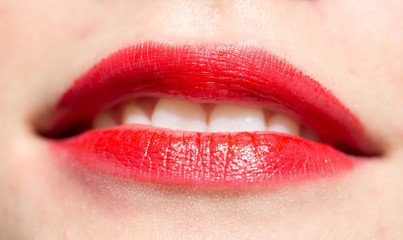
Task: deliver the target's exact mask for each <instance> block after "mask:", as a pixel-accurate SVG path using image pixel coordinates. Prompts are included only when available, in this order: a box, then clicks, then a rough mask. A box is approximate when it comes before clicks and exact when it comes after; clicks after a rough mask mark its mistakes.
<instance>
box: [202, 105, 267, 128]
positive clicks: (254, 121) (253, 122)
mask: <svg viewBox="0 0 403 240" xmlns="http://www.w3.org/2000/svg"><path fill="white" fill-rule="evenodd" d="M264 130H265V124H264V114H263V110H262V109H258V108H252V107H240V106H235V105H227V104H218V105H217V106H216V107H215V108H214V109H213V111H212V112H211V117H210V124H209V131H210V132H240V131H264Z"/></svg>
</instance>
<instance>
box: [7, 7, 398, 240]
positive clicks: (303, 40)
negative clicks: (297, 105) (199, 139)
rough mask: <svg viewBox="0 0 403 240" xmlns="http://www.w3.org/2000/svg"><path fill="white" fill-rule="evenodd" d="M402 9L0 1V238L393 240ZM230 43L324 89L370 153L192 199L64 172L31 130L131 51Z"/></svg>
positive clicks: (185, 192) (185, 193) (188, 192)
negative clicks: (96, 71) (357, 124)
mask: <svg viewBox="0 0 403 240" xmlns="http://www.w3.org/2000/svg"><path fill="white" fill-rule="evenodd" d="M402 12H403V4H402V3H401V2H400V1H398V0H393V1H380V0H373V1H364V0H356V1H347V0H341V1H329V0H312V1H308V0H306V1H304V0H284V1H283V0H281V1H280V0H267V1H263V0H262V1H197V0H192V1H175V0H172V1H127V0H117V1H111V0H104V1H96V0H82V1H67V0H63V1H47V0H38V1H29V0H21V1H11V0H5V1H2V2H1V3H0V36H3V37H1V38H0V46H1V47H0V49H1V50H0V93H1V94H0V116H1V117H0V123H1V125H2V126H3V129H2V130H1V131H0V144H1V145H0V146H1V147H0V215H1V216H2V218H0V236H1V237H0V238H4V239H234V238H236V239H301V238H303V239H398V238H399V237H401V236H403V230H402V228H401V226H402V225H403V218H402V216H403V187H402V184H401V182H402V181H403V174H401V172H402V171H403V148H402V145H403V125H402V122H403V108H402V107H401V103H402V102H403V96H402V94H401V91H402V90H403V81H402V79H403V71H402V69H403V48H402V47H401V45H402V44H401V43H402V42H403V30H402V29H403V15H402V14H401V13H402ZM145 40H158V41H167V42H178V43H204V42H211V43H235V44H245V45H251V46H258V47H261V48H264V49H266V50H268V51H270V52H273V53H275V54H276V55H278V56H280V57H282V58H286V59H287V60H288V61H289V62H291V63H293V64H295V65H296V66H298V68H299V69H301V70H302V71H303V72H304V73H307V74H308V75H310V76H312V77H313V78H314V79H316V80H317V81H318V82H320V84H321V85H322V86H324V87H326V88H328V89H330V90H331V91H332V92H333V93H334V95H335V96H337V97H338V98H339V99H340V100H341V101H342V102H343V103H344V104H345V105H346V106H347V107H348V108H349V109H350V110H351V111H352V112H353V113H354V115H356V116H357V117H358V118H359V119H360V121H361V122H362V123H363V124H364V126H365V128H366V130H367V132H368V134H369V135H370V136H371V138H373V139H376V141H377V143H378V144H379V146H380V148H381V149H382V154H381V155H380V156H379V157H377V158H374V159H373V161H368V162H365V163H364V164H362V166H360V167H359V168H357V169H355V170H354V171H353V172H351V173H349V174H347V175H344V176H342V177H340V178H334V179H323V180H320V181H315V182H308V183H304V184H301V185H298V184H297V185H292V186H286V187H278V188H270V189H260V188H256V189H255V188H253V189H250V190H249V191H215V190H211V191H210V190H206V191H204V190H203V191H201V190H200V191H199V190H197V189H185V188H170V187H166V186H159V185H152V184H145V183H137V182H133V181H128V180H123V179H118V178H114V177H110V176H103V175H98V174H94V173H90V172H86V171H85V170H82V169H80V168H75V166H72V168H73V169H75V170H74V171H70V169H69V171H68V170H66V169H65V168H64V167H62V166H61V165H60V164H59V163H58V162H57V161H55V159H54V157H53V156H52V155H51V154H50V153H49V150H48V148H47V140H46V139H44V138H43V137H42V136H40V135H39V134H37V133H36V129H37V125H38V124H37V123H38V122H40V120H41V116H43V114H44V113H46V112H47V111H49V109H50V108H51V107H52V106H53V105H54V104H55V102H56V101H57V100H58V99H59V98H60V95H61V94H62V93H63V92H64V91H65V90H66V88H67V87H68V86H70V85H71V84H72V82H73V81H74V80H75V79H76V78H77V77H78V76H79V75H80V74H82V73H83V72H84V71H86V70H87V69H89V68H90V67H91V66H93V65H94V64H95V63H96V62H98V61H99V60H100V59H101V58H103V57H105V56H107V55H108V54H109V53H111V52H113V51H115V50H117V49H119V48H122V47H125V46H128V45H131V44H135V43H137V42H139V41H145Z"/></svg>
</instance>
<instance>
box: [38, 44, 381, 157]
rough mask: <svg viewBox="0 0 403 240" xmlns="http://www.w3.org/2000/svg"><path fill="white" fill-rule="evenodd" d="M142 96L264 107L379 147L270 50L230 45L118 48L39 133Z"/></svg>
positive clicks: (58, 131) (331, 135)
mask: <svg viewBox="0 0 403 240" xmlns="http://www.w3.org/2000/svg"><path fill="white" fill-rule="evenodd" d="M162 51H163V52H162ZM122 56H123V57H122ZM178 56H179V57H178ZM144 95H145V96H174V97H177V98H183V99H186V100H191V101H196V102H232V103H247V104H253V105H255V106H262V107H265V108H269V109H272V110H276V111H279V112H286V113H287V114H289V115H291V116H293V117H295V118H296V119H297V120H299V121H300V122H301V123H303V124H305V125H307V126H309V127H311V128H312V129H313V130H315V131H316V132H317V133H318V134H319V136H320V137H321V140H322V141H323V142H325V143H327V144H329V145H332V146H334V147H336V148H338V149H341V150H343V151H345V152H349V153H353V154H358V155H375V154H377V153H378V148H377V146H376V145H375V144H374V142H373V141H372V140H371V139H370V138H369V137H368V136H367V135H366V132H365V129H364V127H363V125H362V124H361V122H360V121H359V120H358V119H357V118H356V117H355V116H354V115H353V114H352V113H351V112H350V111H349V109H347V108H346V107H345V106H344V105H343V104H342V103H341V102H340V101H339V100H338V99H337V98H336V97H335V96H334V95H333V94H332V93H331V92H330V91H329V90H327V89H325V88H323V87H322V86H321V85H320V84H319V83H318V82H316V81H315V80H313V79H312V78H310V77H309V76H307V75H304V74H303V73H302V72H301V71H299V70H298V69H296V68H295V67H293V66H292V65H290V64H288V63H287V62H286V61H285V60H282V59H279V58H277V57H275V56H274V55H272V54H270V53H269V52H266V51H263V50H260V49H257V48H248V47H244V48H239V47H237V46H234V45H214V44H212V45H207V44H206V45H199V46H196V45H180V46H176V45H169V44H164V43H156V42H145V43H143V44H138V45H135V46H133V47H128V48H125V49H121V50H119V51H118V52H115V53H114V54H112V55H111V56H109V57H108V58H107V59H103V60H102V61H100V62H99V63H98V64H96V65H95V66H94V67H93V68H92V69H91V70H90V71H88V72H86V73H85V74H83V75H82V76H81V77H80V78H79V79H77V80H76V81H75V83H74V85H73V86H72V87H71V88H70V89H69V90H68V91H67V92H65V94H64V95H63V97H62V98H61V99H60V100H59V102H58V104H57V105H56V107H55V109H54V111H53V112H52V113H51V117H50V118H49V119H47V121H46V125H42V126H43V127H42V129H41V131H42V132H43V133H44V135H47V136H53V137H54V136H66V134H67V135H69V134H71V133H77V132H75V131H80V130H83V129H86V128H88V126H89V123H90V120H91V119H92V118H93V117H94V116H95V115H96V114H97V113H99V112H100V111H101V110H103V109H105V108H106V107H108V106H110V105H112V104H114V103H116V102H119V101H121V100H124V99H127V98H131V97H139V96H144Z"/></svg>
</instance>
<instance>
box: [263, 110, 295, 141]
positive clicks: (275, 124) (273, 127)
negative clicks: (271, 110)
mask: <svg viewBox="0 0 403 240" xmlns="http://www.w3.org/2000/svg"><path fill="white" fill-rule="evenodd" d="M267 130H268V131H272V132H281V133H288V134H291V135H295V136H299V124H298V123H297V122H295V121H294V120H292V119H291V118H289V117H286V116H284V115H282V114H274V115H273V116H272V117H271V118H270V120H269V123H268V128H267Z"/></svg>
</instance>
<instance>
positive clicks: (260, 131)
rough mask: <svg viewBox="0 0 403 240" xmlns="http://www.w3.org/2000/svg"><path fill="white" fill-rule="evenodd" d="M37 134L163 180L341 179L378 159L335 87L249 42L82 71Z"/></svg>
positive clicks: (150, 54) (56, 147)
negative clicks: (365, 162)
mask: <svg viewBox="0 0 403 240" xmlns="http://www.w3.org/2000/svg"><path fill="white" fill-rule="evenodd" d="M45 123H46V124H43V126H42V129H41V132H42V134H43V135H45V136H47V137H49V138H51V139H50V140H49V145H50V147H51V149H52V152H55V153H56V154H57V156H63V158H64V159H68V161H74V162H75V163H79V164H81V165H82V166H83V167H85V168H88V169H91V170H94V171H97V172H101V173H104V174H108V175H114V176H118V177H124V178H129V179H133V180H136V181H145V182H153V183H159V184H168V185H172V184H173V185H190V186H195V185H208V186H234V185H258V184H263V185H275V184H284V183H291V182H301V181H306V180H314V179H321V178H324V177H332V176H338V175H341V174H343V173H346V172H349V171H351V170H352V169H354V166H356V165H357V164H358V163H359V162H361V161H363V160H365V159H367V158H368V156H372V155H375V154H377V153H378V149H377V147H376V145H375V144H374V143H373V141H372V140H371V139H370V138H369V137H368V136H367V135H366V133H365V129H364V127H363V125H362V124H361V123H360V122H359V120H358V119H357V117H355V116H354V115H353V114H352V113H351V112H350V111H349V110H348V109H347V108H346V107H345V106H344V105H343V104H342V103H341V102H340V101H339V100H338V99H337V98H336V97H335V96H334V95H333V94H332V93H331V92H330V91H328V90H326V89H325V88H324V87H322V86H321V85H320V84H319V83H318V82H317V81H315V80H313V79H312V78H310V77H309V76H307V75H305V74H303V73H302V72H301V71H299V70H298V69H296V68H295V67H294V66H293V65H291V64H289V63H287V62H286V61H285V60H283V59H280V58H278V57H276V56H274V55H273V54H271V53H269V52H267V51H265V50H262V49H259V48H254V47H244V46H236V45H218V44H200V45H171V44H165V43H157V42H144V43H141V44H137V45H134V46H131V47H127V48H124V49H121V50H118V51H117V52H115V53H112V54H111V55H110V56H108V57H107V58H105V59H103V60H101V61H100V62H99V63H97V64H95V65H94V66H93V67H92V68H91V69H90V70H89V71H87V72H86V73H84V74H83V75H81V76H80V77H79V78H78V79H77V80H76V81H75V82H74V84H73V85H72V86H71V87H70V88H69V89H68V90H67V91H66V92H65V94H64V95H63V96H62V97H61V99H60V100H59V102H58V103H57V104H56V106H55V108H54V109H53V111H52V112H51V113H50V117H49V118H48V119H47V121H46V122H45Z"/></svg>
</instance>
